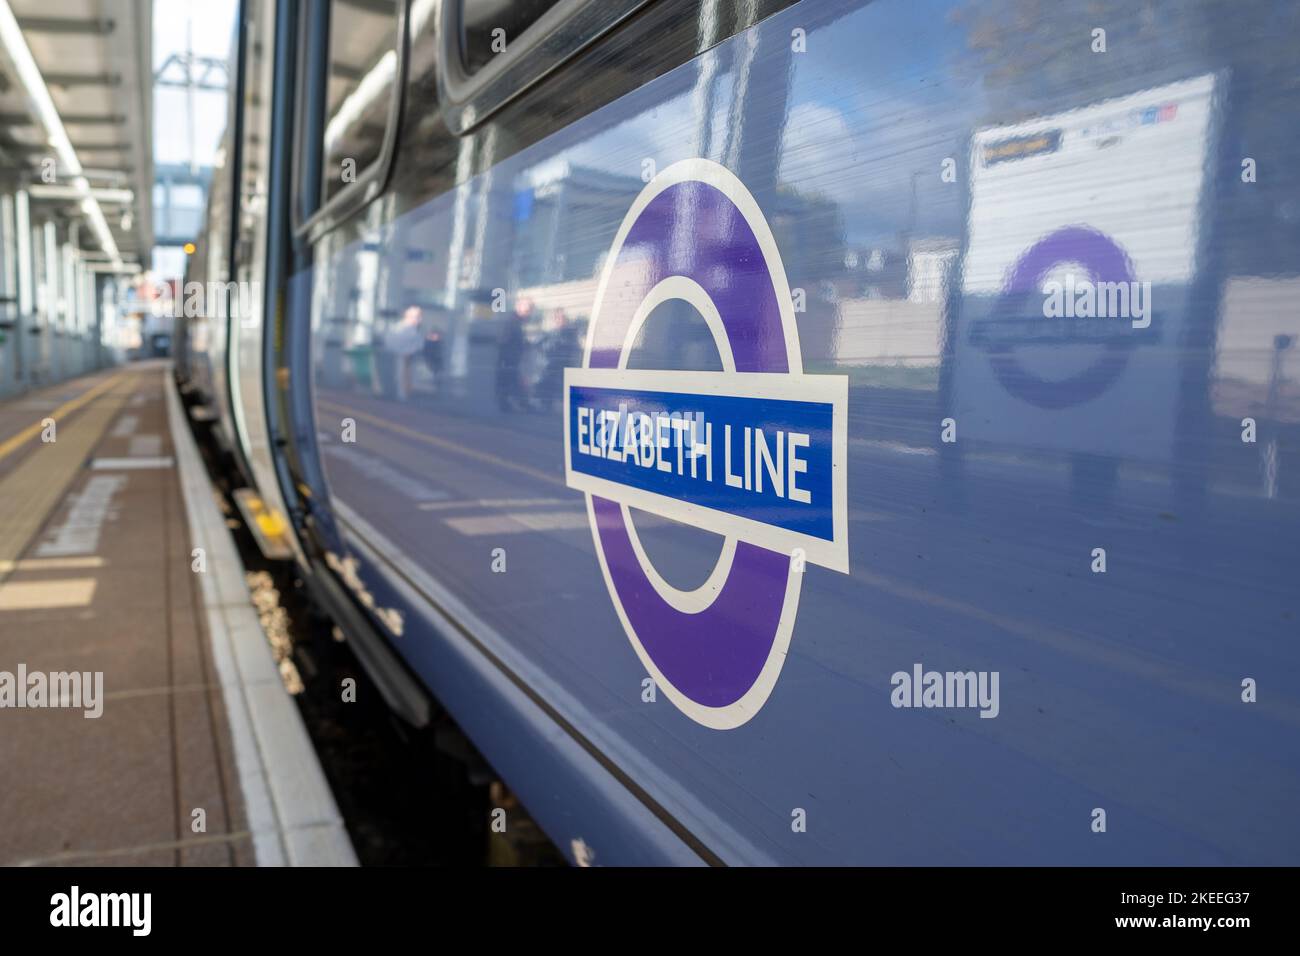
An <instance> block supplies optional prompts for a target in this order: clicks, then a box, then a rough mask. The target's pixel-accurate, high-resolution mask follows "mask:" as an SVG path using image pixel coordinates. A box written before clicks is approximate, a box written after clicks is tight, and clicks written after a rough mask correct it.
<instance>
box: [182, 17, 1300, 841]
mask: <svg viewBox="0 0 1300 956" xmlns="http://www.w3.org/2000/svg"><path fill="white" fill-rule="evenodd" d="M1157 10H1158V11H1159V12H1158V14H1157V13H1156V12H1155V11H1157ZM1297 28H1300V6H1297V5H1295V4H1276V3H1268V2H1257V3H1252V2H1243V3H1234V4H1227V5H1225V4H1219V3H1212V2H1191V3H1180V4H1156V5H1154V6H1153V5H1152V4H1134V3H1130V2H1125V0H1103V2H1100V3H1098V2H1092V0H1090V2H1087V3H1085V2H1082V0H1068V2H1063V3H1059V4H1046V5H1040V4H1036V3H1028V2H1023V0H982V2H974V0H933V2H932V0H917V2H912V0H908V2H903V0H877V2H866V0H824V2H814V0H805V2H802V3H794V4H789V3H784V2H778V0H737V2H722V0H653V2H651V0H599V2H598V0H529V2H517V3H506V2H501V0H478V2H475V0H442V2H436V0H414V2H411V3H384V2H370V0H368V2H364V3H362V2H358V0H332V2H323V3H308V2H292V0H281V2H266V0H247V2H245V3H243V4H242V10H241V14H240V21H239V29H238V34H237V41H236V57H235V60H234V61H233V62H237V63H238V71H237V84H236V85H235V86H234V90H233V94H232V99H231V112H230V126H229V130H228V132H227V135H226V139H225V142H224V146H223V148H222V150H221V156H222V161H221V163H220V165H219V167H218V169H217V173H216V175H215V176H214V178H213V185H212V192H211V195H210V200H209V206H208V209H207V213H206V220H205V226H204V232H203V235H202V237H201V240H200V241H199V243H198V248H197V251H196V252H195V254H194V255H193V256H192V257H191V259H190V269H189V273H188V274H187V276H186V281H187V283H188V282H197V283H201V284H202V288H206V289H209V290H212V289H216V290H225V292H224V293H223V294H222V295H217V296H212V295H210V296H208V298H207V300H206V301H207V302H209V303H213V302H215V303H217V306H216V307H213V308H209V309H206V310H205V314H204V315H201V316H197V317H194V318H190V319H186V320H184V321H182V322H180V323H179V324H178V327H177V329H176V332H175V339H174V342H173V343H172V344H173V348H174V353H175V364H176V372H177V376H178V378H179V380H180V383H181V386H182V387H183V388H184V389H185V390H186V392H187V393H188V394H189V395H190V396H191V397H192V399H193V401H194V402H196V403H197V404H199V405H201V406H203V407H205V408H207V409H210V411H211V414H212V416H213V417H214V422H215V424H214V428H215V431H216V433H217V434H218V435H219V436H220V439H221V441H222V442H223V443H224V444H225V445H226V446H227V448H228V449H229V450H230V453H231V455H232V456H233V457H234V459H235V461H236V462H237V463H238V468H239V471H240V473H241V474H242V480H243V481H244V482H245V483H246V484H247V486H248V487H249V489H251V490H253V491H255V493H256V495H257V497H258V498H259V499H260V502H261V505H260V507H262V508H264V509H265V512H266V514H267V516H269V519H268V521H267V522H266V524H267V526H268V527H269V528H272V529H274V528H275V526H276V524H277V523H281V524H283V525H284V527H283V529H281V530H280V532H278V540H279V543H281V544H283V545H284V546H285V548H286V549H287V553H289V554H290V555H291V557H292V559H293V560H294V561H296V563H297V565H298V568H299V570H300V573H301V574H302V575H303V577H304V579H306V580H307V581H308V582H309V583H310V585H311V587H312V589H313V590H314V591H315V592H316V593H317V595H318V596H319V597H320V600H321V601H322V602H324V603H325V605H326V606H327V607H328V608H329V609H330V612H331V613H332V614H333V615H334V616H335V618H336V619H337V620H338V622H339V624H340V627H341V629H342V630H343V631H344V632H345V633H346V634H347V636H348V637H349V639H350V640H351V641H352V642H353V643H354V645H355V647H356V649H357V653H358V656H359V658H360V659H361V660H362V662H363V663H364V664H365V665H366V666H367V668H368V669H369V670H370V672H371V673H372V676H373V677H374V678H375V681H376V683H377V684H378V685H379V687H380V688H381V689H382V691H383V693H384V695H385V698H386V699H387V701H388V703H389V704H390V706H391V707H392V708H393V710H394V711H395V712H396V713H398V714H399V715H401V716H402V717H403V718H404V719H405V720H407V721H409V722H411V723H412V724H416V725H419V724H422V723H424V722H425V721H427V720H428V715H429V713H430V701H431V700H436V701H437V702H438V703H439V704H440V705H441V706H442V707H443V708H445V709H446V711H447V712H449V713H450V714H451V715H452V716H453V717H454V719H455V720H456V721H457V723H458V724H459V725H460V726H461V727H462V728H463V729H464V731H465V732H466V733H467V734H468V736H469V737H470V738H471V739H472V741H473V742H474V744H475V745H476V747H477V748H478V749H479V750H480V751H481V752H482V754H483V755H484V756H485V757H486V758H487V760H488V761H489V762H490V763H491V764H492V766H493V767H494V769H495V771H496V772H497V773H499V774H500V775H501V777H502V778H503V779H504V780H505V782H506V783H507V784H508V785H509V786H510V787H511V788H512V789H513V790H514V791H515V792H516V793H518V795H519V796H520V799H521V800H522V802H523V803H524V805H525V806H526V807H527V808H528V810H529V811H530V813H531V814H532V815H533V817H534V818H535V819H536V820H537V821H538V822H539V823H540V824H541V826H542V827H543V828H544V829H545V830H546V832H547V833H548V835H549V836H550V837H551V839H552V840H553V841H554V842H555V844H556V845H557V846H558V847H559V848H560V849H561V851H563V852H564V853H565V854H566V855H567V856H568V857H569V859H570V860H572V861H573V862H576V863H584V864H585V863H595V864H627V863H652V864H700V863H706V864H767V863H781V864H787V863H789V864H863V863H870V864H931V863H933V864H963V863H986V864H987V863H993V864H1075V865H1077V864H1295V863H1297V862H1300V824H1298V823H1297V817H1296V813H1295V808H1296V806H1298V805H1300V751H1298V750H1297V748H1296V746H1295V741H1296V739H1297V733H1300V642H1297V640H1296V635H1297V627H1298V626H1300V581H1298V580H1297V569H1300V457H1298V455H1297V450H1298V447H1300V383H1298V380H1297V379H1298V373H1300V360H1298V359H1297V351H1298V347H1297V346H1296V344H1295V343H1296V339H1297V336H1300V310H1298V309H1297V307H1296V303H1297V302H1298V301H1300V165H1297V163H1296V161H1295V158H1296V156H1297V155H1300V99H1298V98H1297V96H1296V88H1295V77H1296V75H1297V70H1298V69H1300V47H1297V46H1296V44H1295V42H1294V37H1295V36H1296V35H1297ZM240 295H243V296H244V298H245V300H247V302H248V303H249V305H248V306H247V307H245V308H239V307H237V306H234V305H232V303H236V302H238V301H240V298H239V297H240ZM223 303H224V304H223Z"/></svg>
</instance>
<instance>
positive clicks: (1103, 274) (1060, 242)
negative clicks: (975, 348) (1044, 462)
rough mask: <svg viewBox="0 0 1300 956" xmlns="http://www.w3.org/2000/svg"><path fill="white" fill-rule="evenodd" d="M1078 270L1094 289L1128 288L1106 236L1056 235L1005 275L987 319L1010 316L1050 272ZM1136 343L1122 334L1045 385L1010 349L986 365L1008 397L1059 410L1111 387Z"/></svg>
mask: <svg viewBox="0 0 1300 956" xmlns="http://www.w3.org/2000/svg"><path fill="white" fill-rule="evenodd" d="M1066 263H1077V264H1079V265H1082V266H1083V268H1084V269H1085V270H1086V272H1087V274H1088V279H1089V280H1090V281H1092V282H1093V283H1096V284H1100V283H1112V282H1122V283H1124V284H1126V285H1127V284H1131V283H1132V282H1133V279H1134V273H1133V264H1132V262H1130V261H1129V257H1128V254H1127V253H1126V252H1125V251H1124V250H1123V248H1122V247H1121V246H1120V245H1119V243H1117V242H1116V241H1115V240H1114V239H1112V238H1111V237H1110V236H1108V235H1106V234H1105V233H1103V232H1101V231H1099V230H1097V229H1093V228H1091V227H1089V226H1084V225H1075V226H1066V227H1065V228H1062V229H1057V230H1055V231H1054V232H1051V233H1049V234H1048V235H1046V236H1043V237H1042V238H1040V239H1038V240H1037V241H1036V242H1035V243H1034V244H1033V245H1032V246H1030V247H1029V249H1027V250H1026V251H1025V252H1024V253H1023V254H1022V255H1021V256H1020V258H1019V259H1017V260H1016V262H1015V264H1014V265H1012V267H1011V268H1010V269H1009V270H1008V272H1007V279H1006V283H1005V285H1004V286H1003V290H1002V294H1001V295H1000V296H999V297H998V300H997V302H996V304H995V305H994V309H993V314H992V319H993V321H994V322H995V323H996V322H997V321H1000V320H1003V319H1005V318H1006V317H1007V316H1011V315H1014V314H1015V313H1016V312H1017V310H1018V309H1019V308H1020V307H1021V304H1022V303H1023V302H1024V300H1025V299H1027V298H1030V297H1032V296H1033V295H1034V294H1035V293H1036V292H1038V290H1039V288H1040V287H1041V285H1042V282H1043V280H1044V279H1045V278H1046V277H1047V275H1048V273H1050V272H1051V271H1052V269H1054V268H1055V267H1057V266H1059V265H1062V264H1066ZM1137 341H1138V340H1137V338H1136V337H1134V336H1132V335H1128V334H1126V333H1123V332H1121V333H1120V334H1119V335H1118V336H1112V337H1110V338H1109V339H1108V340H1106V341H1105V342H1104V343H1102V344H1103V349H1102V351H1101V354H1100V355H1099V356H1098V358H1097V359H1096V360H1095V361H1094V362H1092V363H1091V364H1090V365H1088V366H1087V367H1086V368H1084V369H1082V370H1080V371H1079V372H1076V373H1075V374H1074V375H1071V376H1070V377H1068V378H1065V379H1059V380H1050V379H1044V378H1041V377H1039V376H1038V375H1035V374H1034V373H1033V372H1031V371H1030V370H1029V369H1027V368H1026V367H1025V366H1024V365H1023V364H1022V363H1021V362H1020V361H1019V359H1017V358H1016V357H1015V354H1014V349H1013V348H1005V349H1003V350H1000V351H997V352H993V353H992V354H990V356H989V364H990V366H991V367H992V369H993V374H994V376H996V378H997V380H998V382H999V383H1000V384H1001V385H1002V387H1003V388H1004V389H1006V391H1007V392H1008V393H1010V394H1011V395H1013V396H1015V397H1016V398H1019V399H1020V400H1021V401H1024V402H1028V403H1029V404H1030V405H1035V406H1037V407H1039V408H1044V409H1050V410H1058V409H1062V408H1068V407H1069V406H1071V405H1079V404H1082V403H1084V402H1089V401H1091V400H1092V399H1094V398H1096V397H1097V396H1099V395H1101V394H1102V393H1104V392H1105V391H1106V390H1107V389H1108V388H1110V387H1111V386H1112V385H1114V384H1115V382H1116V381H1117V380H1118V379H1119V377H1120V375H1121V374H1122V373H1123V371H1124V368H1125V367H1126V366H1127V365H1128V362H1129V358H1130V357H1131V356H1132V353H1133V349H1134V347H1135V345H1136V344H1137Z"/></svg>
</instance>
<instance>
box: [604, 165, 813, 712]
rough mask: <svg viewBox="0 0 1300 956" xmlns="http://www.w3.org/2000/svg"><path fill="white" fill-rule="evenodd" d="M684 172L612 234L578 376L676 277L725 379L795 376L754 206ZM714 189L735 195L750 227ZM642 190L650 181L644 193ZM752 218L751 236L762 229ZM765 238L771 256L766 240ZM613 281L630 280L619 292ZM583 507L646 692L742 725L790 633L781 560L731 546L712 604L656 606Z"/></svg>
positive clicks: (624, 531)
mask: <svg viewBox="0 0 1300 956" xmlns="http://www.w3.org/2000/svg"><path fill="white" fill-rule="evenodd" d="M687 163H690V164H700V165H701V166H703V167H704V168H705V170H706V175H705V176H704V177H702V178H707V179H708V180H710V181H708V182H705V181H701V179H694V178H686V179H683V180H681V181H677V182H673V183H672V184H670V185H667V186H665V187H662V188H661V189H660V190H659V191H658V192H657V193H656V194H654V195H653V197H652V198H651V199H650V201H649V202H648V203H646V204H645V205H644V206H643V207H642V208H641V209H640V211H639V213H635V219H634V220H633V221H632V222H631V224H630V228H628V223H627V222H626V221H625V223H624V229H625V230H626V233H625V235H624V238H623V242H622V244H621V245H618V244H617V243H616V247H615V249H614V250H613V251H612V253H611V260H610V261H608V262H607V264H606V267H605V276H606V277H607V281H606V282H605V283H604V284H603V289H602V292H603V294H602V295H600V296H599V298H598V302H597V308H596V314H595V315H594V316H593V320H592V328H591V329H590V330H589V332H588V335H589V338H590V339H591V341H592V343H593V344H592V347H591V350H590V352H589V354H588V359H587V367H589V368H609V369H613V368H618V366H619V361H620V358H621V352H622V346H621V345H615V344H614V343H623V342H624V340H625V337H626V334H627V331H628V329H629V327H630V326H631V323H632V321H633V316H634V315H635V313H636V310H637V307H638V306H639V305H640V304H641V301H642V300H643V299H644V298H645V296H646V294H647V293H648V292H649V291H650V290H651V289H653V288H654V286H655V285H656V284H658V283H659V282H660V281H662V280H663V279H665V278H668V277H670V276H684V277H686V278H689V279H692V280H694V281H695V282H696V283H698V284H699V286H700V287H701V288H702V289H703V290H704V291H705V293H707V295H708V296H709V298H710V299H711V300H712V301H713V303H714V305H715V306H716V308H717V310H718V314H719V316H720V318H721V320H722V326H723V328H724V329H725V332H726V337H727V340H728V342H729V344H730V347H731V351H732V355H733V356H734V359H735V370H736V371H738V372H771V373H773V374H782V373H788V372H790V371H795V372H802V371H803V369H802V361H801V360H799V359H798V356H797V355H796V356H794V358H795V359H796V361H797V363H798V366H799V367H797V368H795V369H793V370H792V369H791V367H790V366H791V356H790V355H789V354H788V349H787V346H786V329H785V327H784V324H783V321H784V320H783V318H782V306H781V302H780V299H779V296H780V295H787V296H788V294H789V293H788V288H787V287H786V283H785V274H784V270H783V268H782V267H781V265H780V262H779V260H778V261H777V262H776V263H775V270H776V271H778V272H779V276H778V275H774V269H773V267H772V264H770V263H769V262H768V259H767V256H766V255H765V253H764V250H763V247H762V243H761V242H760V238H759V236H758V235H756V233H755V229H754V227H753V225H751V222H750V219H752V218H753V217H754V215H755V214H756V213H757V208H758V207H757V205H756V204H755V203H754V202H753V200H752V198H750V197H749V195H748V192H747V191H745V190H744V187H743V186H741V185H740V183H739V180H736V179H735V177H734V176H731V174H730V173H728V172H726V171H725V170H723V169H722V168H721V167H717V166H716V165H715V164H712V163H707V161H701V160H693V161H687ZM679 165H685V164H679ZM710 167H711V169H710ZM673 169H674V167H670V169H669V170H665V171H664V174H662V175H665V176H666V175H668V174H669V173H670V172H671V171H672V170H673ZM719 170H721V174H719V172H718V171H719ZM719 185H724V186H728V187H729V188H728V191H729V192H735V191H736V190H737V189H738V190H739V191H740V192H741V193H742V194H743V201H746V204H747V205H749V206H750V218H747V217H746V215H745V212H744V211H743V210H742V209H741V208H740V207H739V206H738V205H737V202H736V201H735V200H733V198H731V196H729V195H728V192H724V190H723V189H722V188H719ZM654 188H655V183H654V182H652V183H651V185H650V186H649V187H647V190H646V192H650V191H651V190H653V189H654ZM643 195H644V194H643ZM633 208H634V211H635V206H634V207H633ZM632 215H633V212H630V213H629V218H631V217H632ZM759 218H760V222H759V223H758V226H759V228H761V229H764V230H766V228H767V227H766V223H763V222H761V214H759ZM620 231H622V230H620ZM767 238H768V240H769V244H770V247H771V248H772V249H774V248H775V244H774V243H771V242H770V234H768V236H767ZM620 275H631V276H634V277H635V278H634V279H633V280H631V281H630V283H629V282H624V283H622V284H620V283H619V281H618V277H619V276H620ZM611 286H617V287H616V288H611ZM718 440H719V439H718V438H717V437H716V436H715V438H714V441H718ZM590 499H591V514H592V517H593V520H594V527H593V532H594V534H595V536H596V539H597V544H598V546H599V548H600V550H601V552H602V553H603V558H604V567H605V573H606V578H607V583H608V584H609V587H610V590H611V597H613V599H614V600H615V603H616V605H618V606H619V607H620V608H621V615H622V617H623V623H624V625H625V627H626V629H627V630H628V631H629V637H631V638H632V640H633V643H634V645H636V644H639V649H640V651H641V652H642V654H641V656H642V658H643V661H646V659H647V658H648V661H646V662H647V663H648V664H653V666H652V667H651V671H652V673H655V676H656V678H657V683H658V684H659V685H660V686H661V687H662V688H664V689H665V690H666V692H667V693H668V694H669V696H670V698H671V699H672V700H673V702H674V703H675V704H677V706H678V707H679V709H681V710H683V712H685V713H686V714H687V715H688V716H690V717H691V718H692V719H694V720H696V721H698V722H700V723H704V724H706V725H708V726H712V727H715V728H718V729H730V728H732V727H736V726H739V725H740V724H742V723H744V722H745V721H747V720H749V719H750V718H751V717H752V716H753V714H754V713H756V712H757V710H758V708H759V707H761V706H762V704H763V702H764V700H765V699H766V697H767V694H768V693H769V692H770V690H771V684H772V683H774V682H775V677H776V674H777V673H779V668H780V665H781V663H782V662H783V659H784V654H785V646H786V644H787V643H788V640H789V631H790V629H791V627H792V626H793V612H794V610H795V607H794V605H797V602H798V581H797V578H798V577H799V576H798V575H797V574H793V572H792V571H791V567H790V565H791V559H790V556H789V555H788V554H782V553H779V552H776V551H771V550H767V549H765V548H761V547H758V546H756V545H754V544H750V543H747V542H745V541H737V542H736V548H735V557H734V560H733V562H732V564H731V569H730V573H729V574H728V575H727V576H726V579H725V581H723V583H722V584H721V586H720V587H719V589H718V591H717V593H716V595H715V596H714V597H713V599H712V601H711V602H710V603H708V605H707V606H706V607H704V608H703V609H702V610H698V611H696V612H694V613H687V612H684V611H681V610H678V609H677V608H675V607H673V606H672V605H670V604H669V603H668V602H667V601H665V600H664V598H663V597H662V596H661V595H660V594H659V592H658V591H657V590H656V589H655V587H654V585H653V584H652V583H651V581H650V580H649V578H648V577H647V575H646V572H645V570H644V569H643V568H642V565H641V563H640V561H638V558H637V554H636V552H635V549H634V547H633V543H632V539H631V535H630V534H629V530H628V528H627V526H626V524H625V523H624V520H623V514H622V509H621V507H620V505H619V503H618V502H616V501H612V500H610V499H607V498H602V497H600V496H599V495H591V496H590ZM792 577H793V578H795V580H793V581H792V580H791V579H792ZM787 603H790V604H791V605H792V606H791V607H790V608H788V609H787V608H786V604H787ZM783 619H784V627H783ZM778 645H779V646H778ZM774 652H775V655H774ZM774 656H775V659H774ZM760 681H763V683H765V684H766V685H767V686H766V687H762V686H760ZM747 695H748V696H747Z"/></svg>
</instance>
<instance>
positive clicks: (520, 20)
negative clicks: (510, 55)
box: [460, 0, 556, 73]
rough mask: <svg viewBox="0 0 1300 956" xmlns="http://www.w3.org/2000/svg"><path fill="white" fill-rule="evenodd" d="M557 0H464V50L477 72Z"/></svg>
mask: <svg viewBox="0 0 1300 956" xmlns="http://www.w3.org/2000/svg"><path fill="white" fill-rule="evenodd" d="M555 4H556V0H461V4H460V50H461V57H462V58H463V60H464V63H465V69H466V70H467V71H468V72H470V73H474V72H476V71H477V70H479V69H481V68H482V67H484V66H486V65H487V64H488V63H490V62H492V58H493V57H494V56H496V55H497V54H498V53H504V52H506V50H508V49H509V47H510V42H511V41H512V40H514V39H516V38H518V37H519V35H520V34H522V33H523V32H524V31H525V30H527V29H528V28H529V27H530V26H532V25H533V24H534V23H536V22H537V19H538V18H539V17H540V16H541V15H542V14H543V13H545V12H546V11H547V10H549V9H551V7H553V6H555Z"/></svg>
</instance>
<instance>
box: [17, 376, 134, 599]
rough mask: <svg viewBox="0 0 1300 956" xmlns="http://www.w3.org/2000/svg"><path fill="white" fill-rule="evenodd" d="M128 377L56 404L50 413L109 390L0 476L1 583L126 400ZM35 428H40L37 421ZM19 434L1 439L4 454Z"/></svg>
mask: <svg viewBox="0 0 1300 956" xmlns="http://www.w3.org/2000/svg"><path fill="white" fill-rule="evenodd" d="M133 379H134V375H132V374H131V373H122V374H119V375H116V376H114V377H113V378H111V379H108V380H106V381H105V382H102V383H100V384H99V385H97V386H95V388H93V389H90V390H88V391H87V392H86V393H85V394H83V395H82V396H81V397H80V398H77V399H74V400H73V401H71V402H68V403H67V404H65V405H63V406H61V407H60V408H58V409H57V410H56V411H55V412H54V413H53V414H52V416H51V417H55V418H56V419H57V417H58V416H62V415H66V414H68V412H69V410H71V411H75V410H76V409H77V408H79V407H80V406H81V405H84V404H86V403H87V402H90V401H92V400H94V399H95V398H97V397H99V396H100V395H105V393H106V392H109V390H110V389H111V390H112V392H111V393H110V394H107V396H106V397H105V399H104V400H103V401H101V402H99V403H98V404H96V405H94V406H92V407H91V408H90V410H89V411H87V412H86V413H85V414H84V415H81V416H79V417H77V418H76V419H74V420H73V421H72V422H71V423H70V424H69V425H65V426H64V428H63V429H62V430H61V433H60V434H59V436H58V439H57V441H55V442H53V443H51V444H49V445H42V446H41V450H40V451H39V452H38V453H34V454H33V455H31V456H29V457H27V458H25V459H24V460H23V461H21V462H19V463H18V464H17V465H16V466H15V467H14V469H13V470H12V471H10V472H9V473H8V474H7V475H5V476H4V478H3V479H0V502H3V503H4V504H3V507H0V583H3V582H4V580H5V579H6V578H8V577H9V575H10V574H11V573H13V571H15V570H17V564H18V559H19V558H20V557H21V556H22V554H23V552H24V551H25V550H26V548H27V546H28V545H29V544H30V543H31V540H32V538H33V537H34V536H35V535H36V533H37V532H38V531H39V530H40V528H41V525H42V524H43V523H44V522H45V519H46V517H47V516H48V515H49V513H50V511H51V510H52V509H53V508H54V507H55V506H57V505H58V503H59V501H60V500H61V499H62V497H63V495H64V492H65V491H66V490H67V488H68V486H69V485H70V484H72V482H73V480H74V479H75V478H76V477H77V475H78V473H79V469H80V466H81V464H82V462H84V461H85V459H86V456H87V455H89V454H90V453H91V452H92V451H93V450H94V448H95V445H96V444H98V442H99V440H100V438H101V437H103V434H104V432H105V430H106V429H107V428H108V424H109V422H110V421H112V419H113V417H114V416H115V415H117V413H118V412H119V411H120V410H121V408H122V406H123V405H125V404H126V398H127V393H128V391H129V390H133V389H134V388H135V387H136V386H135V383H134V381H133ZM35 428H36V430H37V431H39V430H40V426H39V425H37V426H35ZM25 431H27V432H30V431H31V429H26V430H25ZM23 434H24V433H23V432H20V433H19V434H18V435H15V436H14V437H13V438H11V439H10V440H9V441H8V442H6V445H7V446H9V447H8V450H7V451H5V452H4V454H8V452H9V451H12V450H13V448H14V447H17V444H16V443H17V442H19V440H20V438H21V437H22V436H23Z"/></svg>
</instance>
